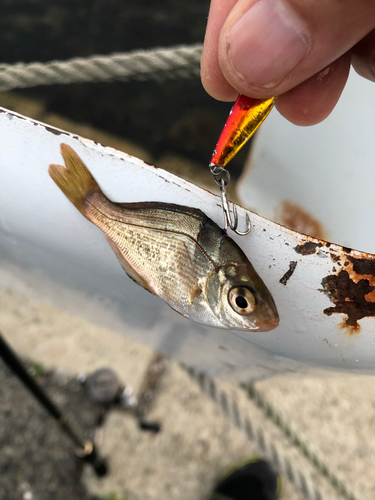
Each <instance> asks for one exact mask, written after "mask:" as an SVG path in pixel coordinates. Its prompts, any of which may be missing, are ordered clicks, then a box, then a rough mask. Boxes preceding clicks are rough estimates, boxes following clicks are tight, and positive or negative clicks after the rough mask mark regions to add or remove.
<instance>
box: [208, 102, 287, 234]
mask: <svg viewBox="0 0 375 500" xmlns="http://www.w3.org/2000/svg"><path fill="white" fill-rule="evenodd" d="M276 99H277V97H271V98H269V99H266V100H262V99H253V98H251V97H247V96H245V95H243V94H240V95H239V96H238V98H237V100H236V102H235V103H234V106H233V108H232V110H231V112H230V113H229V116H228V119H227V121H226V123H225V125H224V128H223V130H222V132H221V134H220V137H219V140H218V142H217V144H216V147H215V149H214V152H213V153H212V158H211V162H210V164H209V167H210V170H211V173H212V174H213V176H214V179H215V182H216V183H217V184H218V186H219V187H220V191H221V200H222V204H223V211H224V221H225V228H228V227H230V228H231V229H232V231H234V232H235V233H237V234H240V235H242V236H244V235H246V234H248V233H249V232H250V229H251V224H250V219H249V216H248V214H246V221H247V230H246V231H244V232H241V231H239V230H238V229H237V226H238V215H237V209H236V206H235V205H233V217H234V221H232V216H231V212H230V209H229V202H228V198H227V194H226V186H227V185H228V183H229V180H230V175H229V172H228V171H227V170H225V168H224V167H225V166H226V165H227V164H228V163H229V162H230V160H231V159H232V158H233V157H234V156H235V155H236V154H237V153H238V151H239V150H240V149H241V148H242V146H244V144H246V142H247V141H248V140H249V139H250V137H251V136H252V135H253V134H254V132H255V131H256V130H257V129H258V127H259V126H260V125H261V124H262V123H263V122H264V120H265V119H266V118H267V116H268V114H269V113H270V111H271V109H272V108H273V106H274V104H275V101H276Z"/></svg>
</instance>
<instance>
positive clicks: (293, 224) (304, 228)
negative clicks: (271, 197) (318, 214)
mask: <svg viewBox="0 0 375 500" xmlns="http://www.w3.org/2000/svg"><path fill="white" fill-rule="evenodd" d="M279 212H280V213H279V217H278V218H279V220H280V223H281V224H283V225H284V226H286V227H288V228H289V229H293V230H294V231H298V232H299V233H303V234H307V235H309V236H313V237H314V238H318V239H324V238H325V231H324V229H323V226H322V225H321V223H320V222H319V221H318V220H316V219H314V217H312V216H311V215H310V214H309V213H308V212H306V210H304V209H303V208H301V207H300V206H298V205H296V204H295V203H291V202H290V201H287V200H284V201H283V202H282V203H281V207H280V209H279Z"/></svg>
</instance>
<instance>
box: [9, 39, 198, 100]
mask: <svg viewBox="0 0 375 500" xmlns="http://www.w3.org/2000/svg"><path fill="white" fill-rule="evenodd" d="M201 54H202V45H201V44H196V45H189V46H186V45H181V46H177V47H171V48H161V49H152V50H138V51H134V52H128V53H124V54H112V55H109V56H92V57H88V58H86V59H84V58H75V59H68V60H67V61H51V62H47V63H40V62H35V63H27V64H26V63H17V64H0V91H5V90H11V89H15V88H26V87H35V86H37V85H51V84H66V83H82V82H99V81H102V82H104V81H111V80H121V81H127V80H163V79H166V78H174V79H176V78H192V77H196V76H199V73H200V59H201Z"/></svg>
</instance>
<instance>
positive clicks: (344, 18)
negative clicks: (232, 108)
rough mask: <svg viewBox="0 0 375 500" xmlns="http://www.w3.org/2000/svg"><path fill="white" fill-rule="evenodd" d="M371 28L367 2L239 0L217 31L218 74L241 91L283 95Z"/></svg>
mask: <svg viewBox="0 0 375 500" xmlns="http://www.w3.org/2000/svg"><path fill="white" fill-rule="evenodd" d="M213 1H216V2H218V3H220V2H221V1H222V0H213ZM224 2H225V0H224ZM374 27H375V2H374V1H372V0H356V1H355V2H354V1H353V0H321V1H319V2H317V1H316V0H303V1H300V0H239V1H238V2H237V3H236V4H235V5H234V7H233V9H232V10H231V12H230V13H229V15H228V17H227V19H226V21H225V23H224V25H223V27H222V29H221V32H220V37H219V45H218V59H219V63H220V68H221V72H222V74H223V76H224V77H225V79H226V81H227V82H228V83H229V84H230V85H231V86H232V87H233V88H234V89H236V90H237V91H238V92H241V93H243V94H246V95H251V96H252V97H258V98H262V97H269V96H270V95H276V94H282V93H284V92H286V91H288V90H290V89H292V88H294V87H295V86H297V85H298V84H300V83H301V82H303V81H305V80H307V79H308V78H310V77H311V76H312V75H314V74H316V73H317V72H318V71H320V70H321V69H323V68H324V67H325V66H327V65H329V64H330V63H331V62H332V61H335V60H336V59H338V58H339V57H340V56H341V55H342V54H344V53H345V52H347V51H348V50H349V49H350V48H351V47H353V46H354V45H355V44H356V43H357V42H358V41H359V40H361V39H362V38H363V37H364V36H365V35H366V34H367V33H369V32H370V31H371V30H372V29H373V28H374Z"/></svg>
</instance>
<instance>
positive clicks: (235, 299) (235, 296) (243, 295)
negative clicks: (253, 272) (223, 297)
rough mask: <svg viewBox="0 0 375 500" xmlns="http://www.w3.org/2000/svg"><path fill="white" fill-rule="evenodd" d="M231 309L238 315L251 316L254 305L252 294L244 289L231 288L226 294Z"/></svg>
mask: <svg viewBox="0 0 375 500" xmlns="http://www.w3.org/2000/svg"><path fill="white" fill-rule="evenodd" d="M228 298H229V304H230V305H231V308H232V309H233V310H234V311H235V312H236V313H238V314H241V315H243V316H246V315H247V314H251V313H252V312H253V311H254V309H255V305H256V301H255V297H254V294H253V293H252V292H251V291H250V290H249V289H248V288H245V287H242V286H241V287H236V288H232V289H231V290H230V291H229V294H228Z"/></svg>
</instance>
